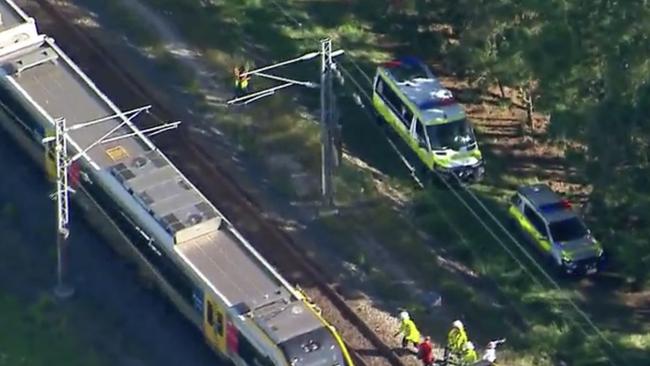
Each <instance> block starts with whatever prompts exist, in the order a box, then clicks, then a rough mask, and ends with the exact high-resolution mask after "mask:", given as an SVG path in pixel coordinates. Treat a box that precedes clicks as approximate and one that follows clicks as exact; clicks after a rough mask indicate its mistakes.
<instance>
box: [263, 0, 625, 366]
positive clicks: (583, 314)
mask: <svg viewBox="0 0 650 366" xmlns="http://www.w3.org/2000/svg"><path fill="white" fill-rule="evenodd" d="M271 1H272V2H273V3H274V4H275V6H276V7H278V8H279V9H280V11H281V12H282V13H283V14H284V15H285V16H286V17H288V18H289V19H291V20H292V21H293V22H294V23H296V24H297V25H298V26H299V27H302V26H303V24H302V23H301V22H299V21H297V20H296V18H295V17H293V16H291V14H289V12H288V11H287V10H286V9H285V8H284V7H282V6H281V5H279V4H278V3H277V2H276V1H275V0H271ZM345 60H348V61H350V63H352V65H353V66H354V67H355V68H356V69H357V70H358V71H359V73H360V74H361V75H362V76H363V77H364V78H365V79H366V81H368V84H369V87H370V88H372V78H371V77H370V76H369V75H368V74H367V73H366V72H365V71H363V69H362V68H361V67H360V66H359V64H358V63H357V62H356V61H355V60H354V59H353V58H351V57H350V58H345ZM337 65H338V67H339V68H340V69H341V70H342V71H343V72H344V73H345V74H346V75H347V77H348V78H349V79H350V80H352V82H353V83H354V85H355V86H356V87H357V89H358V91H360V92H361V95H363V96H364V97H365V98H366V100H367V101H368V102H369V103H370V104H371V105H372V98H371V97H370V95H369V94H368V92H366V91H365V90H364V88H363V87H361V84H360V83H359V82H358V81H357V80H356V79H355V78H354V76H352V73H351V72H350V71H348V70H347V69H346V68H345V67H344V66H343V65H342V64H341V63H337ZM357 95H359V94H357ZM366 114H367V115H368V117H369V118H371V119H373V116H372V115H370V113H369V112H368V111H366ZM382 132H383V131H382ZM386 137H387V140H388V141H389V144H390V145H391V148H392V149H393V150H394V151H395V152H396V153H397V154H398V156H399V157H400V159H401V160H402V162H403V163H404V164H405V165H406V166H407V167H408V169H409V170H410V171H411V175H412V177H413V179H414V180H415V181H416V183H417V184H418V185H419V186H420V187H424V185H423V184H422V182H421V181H420V180H419V179H418V178H417V175H416V174H415V169H414V168H413V167H412V166H411V164H410V163H409V162H408V159H406V157H405V156H404V155H403V154H402V153H401V152H400V151H399V149H398V148H397V146H396V145H395V144H394V143H393V142H392V141H391V139H390V138H389V137H388V136H386ZM433 172H434V173H435V174H437V175H438V178H439V179H440V180H442V181H443V182H444V183H445V184H446V185H447V188H448V189H449V190H450V191H452V193H453V194H454V196H455V197H456V198H457V199H458V200H459V201H460V202H461V203H462V204H463V206H465V208H467V210H468V211H470V212H471V213H472V215H473V216H474V217H475V218H476V219H477V220H478V221H479V222H480V223H481V226H483V227H484V228H485V230H486V231H488V233H490V235H491V236H492V237H493V238H494V239H495V240H496V241H497V242H498V243H499V244H500V246H501V247H502V248H503V249H504V250H505V251H506V252H507V253H508V255H509V256H510V257H511V258H512V259H513V260H514V261H515V262H517V264H518V265H519V267H520V268H521V269H522V270H524V272H526V273H527V274H528V276H529V277H531V278H532V279H533V281H535V283H537V284H538V285H540V286H542V287H544V285H543V284H542V283H541V281H540V280H539V279H538V278H536V277H535V276H534V275H533V274H532V272H531V271H530V270H529V269H528V268H527V267H526V266H525V265H524V264H523V262H521V260H520V259H519V258H517V256H516V255H515V254H514V252H513V251H512V250H511V249H510V248H508V246H507V245H506V244H505V243H504V242H503V240H501V239H500V238H499V236H498V235H497V234H496V233H495V232H494V230H492V228H491V227H490V226H489V225H488V224H487V223H486V222H485V220H483V219H482V218H481V215H480V214H478V213H477V212H476V210H474V209H473V208H472V207H471V205H469V203H468V202H467V201H466V200H465V199H463V198H462V196H461V195H460V194H459V193H458V191H456V190H454V188H453V187H452V185H451V184H450V183H449V182H448V181H447V180H446V179H445V178H444V177H443V176H441V174H440V173H439V172H437V171H435V170H433ZM454 178H455V179H457V180H458V183H459V186H460V187H461V188H462V189H463V191H464V192H466V193H467V194H468V195H469V196H470V197H472V199H473V200H475V201H476V202H477V203H478V205H479V206H480V207H481V209H482V210H483V211H484V212H485V213H487V214H488V216H489V217H490V218H491V219H492V221H494V222H495V223H496V224H497V226H498V228H499V229H501V231H503V232H504V233H506V235H507V236H508V238H509V239H510V240H511V241H512V242H513V243H514V244H515V245H516V246H517V248H518V249H519V250H520V251H521V252H522V253H523V254H524V255H525V256H526V258H527V259H528V260H529V261H530V262H531V263H533V265H534V266H535V268H536V269H537V270H538V271H539V272H541V273H542V274H543V276H544V277H545V279H546V280H547V281H549V282H550V283H551V284H552V286H553V287H554V288H555V289H556V290H559V292H560V294H561V295H563V296H562V297H564V300H565V301H566V303H568V304H569V305H570V306H571V307H572V308H573V310H574V311H575V312H576V313H577V314H578V315H580V317H581V318H582V319H583V320H584V321H585V322H586V323H587V324H588V325H589V326H590V327H591V328H592V330H593V331H594V332H595V334H596V335H597V336H598V337H599V338H600V339H601V341H602V342H604V343H605V344H606V345H607V346H609V347H610V348H611V349H612V350H613V351H615V347H614V344H613V343H612V342H611V341H610V340H609V339H607V337H606V336H605V334H604V333H603V331H602V330H601V329H600V328H599V327H598V326H597V325H596V324H595V323H594V322H593V321H592V320H591V318H590V317H589V315H588V314H587V313H586V312H585V311H583V310H582V309H581V308H580V307H579V306H578V305H577V304H576V303H575V302H574V301H573V300H572V299H571V298H570V297H569V296H566V295H565V294H564V292H563V290H562V288H561V287H560V285H559V284H558V283H557V282H556V281H555V280H554V279H553V278H552V276H551V275H549V274H548V272H547V271H546V270H545V269H544V268H542V266H541V265H540V264H539V263H537V261H536V260H535V259H534V258H533V257H532V256H531V254H530V253H529V251H528V250H527V249H525V248H524V246H522V245H521V243H519V241H518V240H517V239H516V238H515V237H514V236H513V235H512V234H511V233H510V232H509V230H508V229H506V228H505V227H504V226H503V224H501V222H500V221H499V220H498V219H497V218H496V216H495V215H494V214H493V213H492V212H491V211H490V209H489V208H487V207H486V206H485V205H484V204H483V202H482V201H481V200H480V199H479V198H478V197H477V196H476V195H475V194H474V192H472V191H471V190H469V189H468V188H467V187H465V186H464V185H463V184H460V183H461V182H460V180H459V178H458V177H457V176H455V175H454ZM574 292H575V290H574ZM567 319H569V318H567ZM572 323H574V324H576V325H578V326H579V327H580V330H581V331H582V333H583V334H584V335H585V336H589V334H588V333H587V332H586V331H585V330H584V328H583V327H582V326H580V324H578V323H577V322H576V321H575V320H573V321H572ZM602 352H603V354H604V356H605V357H606V358H607V360H608V362H609V363H610V364H612V365H616V363H614V362H613V360H612V357H611V355H609V354H608V352H605V351H604V350H602ZM614 353H615V352H614Z"/></svg>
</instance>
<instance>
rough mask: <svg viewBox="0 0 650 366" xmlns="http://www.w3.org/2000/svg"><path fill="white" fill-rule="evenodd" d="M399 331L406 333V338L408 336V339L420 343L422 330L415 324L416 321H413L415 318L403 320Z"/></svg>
mask: <svg viewBox="0 0 650 366" xmlns="http://www.w3.org/2000/svg"><path fill="white" fill-rule="evenodd" d="M399 331H400V332H402V334H404V338H406V340H407V341H411V342H414V343H416V344H420V331H419V330H418V327H416V326H415V322H413V320H411V319H406V320H402V324H401V325H400V327H399Z"/></svg>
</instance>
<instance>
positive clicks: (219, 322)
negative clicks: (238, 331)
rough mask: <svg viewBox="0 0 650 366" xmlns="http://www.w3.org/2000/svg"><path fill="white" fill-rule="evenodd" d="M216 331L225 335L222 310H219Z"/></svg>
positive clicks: (215, 325)
mask: <svg viewBox="0 0 650 366" xmlns="http://www.w3.org/2000/svg"><path fill="white" fill-rule="evenodd" d="M214 331H215V333H217V334H219V335H223V331H224V325H223V314H222V313H221V312H220V311H217V322H216V323H215V324H214Z"/></svg>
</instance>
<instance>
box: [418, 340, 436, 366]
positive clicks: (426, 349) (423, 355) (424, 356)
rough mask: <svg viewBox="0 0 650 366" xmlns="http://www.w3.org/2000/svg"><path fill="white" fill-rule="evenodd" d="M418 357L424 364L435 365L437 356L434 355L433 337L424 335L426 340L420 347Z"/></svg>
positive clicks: (425, 365) (427, 365) (424, 365)
mask: <svg viewBox="0 0 650 366" xmlns="http://www.w3.org/2000/svg"><path fill="white" fill-rule="evenodd" d="M418 358H419V359H420V360H421V361H422V366H433V363H434V362H435V361H436V358H435V357H434V355H433V345H432V344H431V337H429V336H426V337H424V341H422V343H420V346H419V347H418Z"/></svg>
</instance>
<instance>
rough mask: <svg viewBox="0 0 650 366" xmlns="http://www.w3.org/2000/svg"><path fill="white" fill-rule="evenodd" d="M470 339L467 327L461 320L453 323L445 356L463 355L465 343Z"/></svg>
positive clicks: (448, 335)
mask: <svg viewBox="0 0 650 366" xmlns="http://www.w3.org/2000/svg"><path fill="white" fill-rule="evenodd" d="M468 341H469V339H468V338H467V333H466V332H465V327H464V326H463V323H462V322H461V321H460V320H455V321H454V322H453V323H452V326H451V330H450V331H449V333H448V334H447V347H446V348H445V358H447V357H448V356H456V357H461V356H462V355H463V351H464V347H465V344H466V343H467V342H468Z"/></svg>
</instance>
